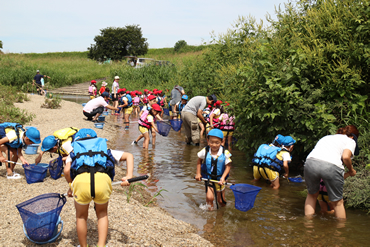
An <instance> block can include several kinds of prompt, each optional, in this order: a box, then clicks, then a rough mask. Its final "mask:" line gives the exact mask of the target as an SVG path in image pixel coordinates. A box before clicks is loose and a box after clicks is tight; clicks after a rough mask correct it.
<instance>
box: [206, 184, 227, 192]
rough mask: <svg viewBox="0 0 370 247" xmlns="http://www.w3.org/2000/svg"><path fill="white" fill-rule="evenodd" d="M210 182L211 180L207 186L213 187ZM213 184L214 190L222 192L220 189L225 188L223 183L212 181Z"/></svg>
mask: <svg viewBox="0 0 370 247" xmlns="http://www.w3.org/2000/svg"><path fill="white" fill-rule="evenodd" d="M211 183H212V182H210V183H209V186H208V187H210V188H213V186H212V184H211ZM213 184H215V187H216V192H222V191H224V190H225V185H224V184H223V185H219V184H218V183H213Z"/></svg>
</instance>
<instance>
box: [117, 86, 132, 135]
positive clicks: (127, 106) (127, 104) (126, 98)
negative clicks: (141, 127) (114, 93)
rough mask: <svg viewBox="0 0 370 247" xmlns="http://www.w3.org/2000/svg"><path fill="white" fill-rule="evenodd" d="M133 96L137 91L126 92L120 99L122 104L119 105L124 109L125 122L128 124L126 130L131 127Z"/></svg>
mask: <svg viewBox="0 0 370 247" xmlns="http://www.w3.org/2000/svg"><path fill="white" fill-rule="evenodd" d="M121 93H122V92H121ZM121 95H122V94H121ZM133 96H135V92H131V94H130V93H129V92H126V94H123V96H122V97H121V99H120V100H119V102H120V105H119V106H118V107H119V108H122V109H123V110H124V113H123V114H124V115H123V119H124V121H125V122H124V124H126V126H125V130H129V128H130V115H131V113H132V109H133V108H132V104H133V102H132V97H133Z"/></svg>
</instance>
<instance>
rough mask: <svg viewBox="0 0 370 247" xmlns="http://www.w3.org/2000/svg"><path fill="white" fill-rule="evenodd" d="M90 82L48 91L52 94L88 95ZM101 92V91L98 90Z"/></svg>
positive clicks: (102, 79)
mask: <svg viewBox="0 0 370 247" xmlns="http://www.w3.org/2000/svg"><path fill="white" fill-rule="evenodd" d="M105 79H106V78H101V79H97V80H96V81H97V82H100V81H104V80H105ZM89 86H90V82H89V81H88V82H82V83H78V84H74V85H71V86H65V87H60V88H55V89H52V90H48V92H50V93H54V94H72V95H88V90H89ZM98 90H99V89H98Z"/></svg>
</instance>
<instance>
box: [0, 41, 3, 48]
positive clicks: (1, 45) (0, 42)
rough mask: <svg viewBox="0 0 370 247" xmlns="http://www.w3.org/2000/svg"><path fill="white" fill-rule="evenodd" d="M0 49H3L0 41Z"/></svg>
mask: <svg viewBox="0 0 370 247" xmlns="http://www.w3.org/2000/svg"><path fill="white" fill-rule="evenodd" d="M0 49H3V42H2V41H1V40H0Z"/></svg>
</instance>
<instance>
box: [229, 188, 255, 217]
mask: <svg viewBox="0 0 370 247" xmlns="http://www.w3.org/2000/svg"><path fill="white" fill-rule="evenodd" d="M230 189H231V190H232V191H233V193H234V197H235V208H236V209H238V210H240V211H243V212H247V211H248V210H249V209H251V208H253V206H254V201H255V200H256V196H257V194H258V192H259V191H260V190H261V189H262V188H260V187H257V186H254V185H250V184H234V185H231V186H230Z"/></svg>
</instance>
